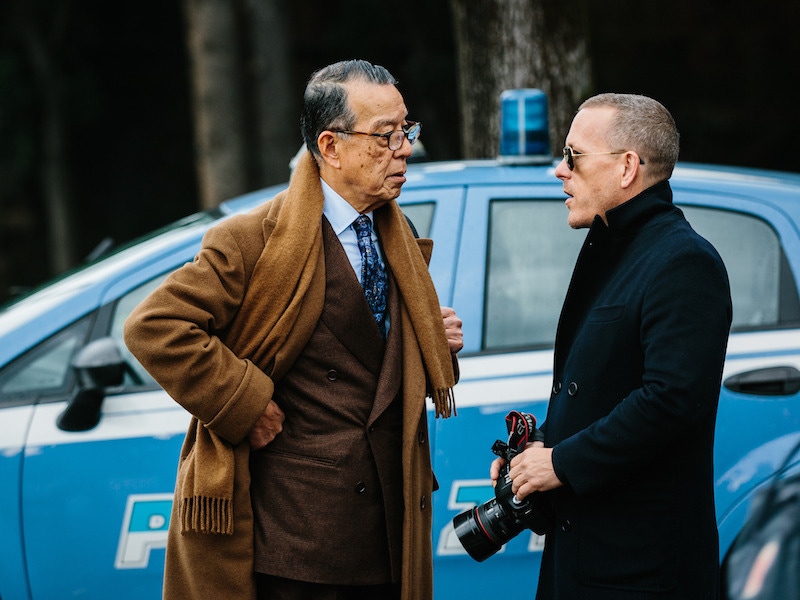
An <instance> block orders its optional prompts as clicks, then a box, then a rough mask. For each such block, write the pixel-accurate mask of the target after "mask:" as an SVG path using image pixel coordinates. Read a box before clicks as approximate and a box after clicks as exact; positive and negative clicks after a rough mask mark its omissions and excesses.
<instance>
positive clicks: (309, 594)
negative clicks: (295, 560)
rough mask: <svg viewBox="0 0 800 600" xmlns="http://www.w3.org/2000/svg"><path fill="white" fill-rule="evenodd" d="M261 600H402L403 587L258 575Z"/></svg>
mask: <svg viewBox="0 0 800 600" xmlns="http://www.w3.org/2000/svg"><path fill="white" fill-rule="evenodd" d="M256 585H257V586H258V600H400V584H398V583H386V584H382V585H328V584H325V583H309V582H306V581H295V580H293V579H284V578H283V577H274V576H272V575H264V574H262V573H256Z"/></svg>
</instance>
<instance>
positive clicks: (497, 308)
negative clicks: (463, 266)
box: [484, 199, 585, 350]
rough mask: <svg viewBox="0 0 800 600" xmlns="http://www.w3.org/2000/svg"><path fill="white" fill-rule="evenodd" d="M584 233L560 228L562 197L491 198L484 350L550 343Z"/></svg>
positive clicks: (562, 226)
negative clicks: (543, 198)
mask: <svg viewBox="0 0 800 600" xmlns="http://www.w3.org/2000/svg"><path fill="white" fill-rule="evenodd" d="M584 237H585V236H584V235H580V234H577V233H576V232H575V231H574V230H572V229H570V228H569V227H567V226H566V223H565V216H564V200H563V199H559V200H555V199H554V200H539V199H537V200H531V199H512V200H493V201H491V203H490V205H489V239H488V245H489V247H488V257H487V269H486V285H485V290H486V302H485V313H484V333H485V335H484V349H486V350H494V349H502V348H511V347H521V346H525V347H537V346H539V347H541V346H545V347H546V346H552V345H553V340H554V339H555V334H556V326H557V325H558V316H559V313H560V312H561V304H562V303H563V301H564V296H565V295H566V292H567V286H568V285H569V279H570V276H571V275H572V268H573V266H574V265H575V260H576V258H577V256H578V252H579V251H580V247H581V244H582V243H583V239H584Z"/></svg>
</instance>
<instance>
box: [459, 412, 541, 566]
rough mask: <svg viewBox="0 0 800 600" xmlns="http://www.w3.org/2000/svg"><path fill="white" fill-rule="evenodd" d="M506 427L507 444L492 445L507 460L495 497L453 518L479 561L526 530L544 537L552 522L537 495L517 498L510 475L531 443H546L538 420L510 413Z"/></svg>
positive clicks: (466, 546) (466, 547) (463, 538)
mask: <svg viewBox="0 0 800 600" xmlns="http://www.w3.org/2000/svg"><path fill="white" fill-rule="evenodd" d="M506 428H507V429H508V442H507V443H506V442H503V441H501V440H497V441H496V442H495V443H494V444H493V445H492V452H494V453H495V454H496V455H497V456H499V457H501V458H503V459H505V461H506V462H505V464H503V465H502V466H501V467H500V472H499V477H498V479H497V485H496V486H495V489H494V493H495V497H494V498H492V499H490V500H488V501H487V502H485V503H484V504H482V505H480V506H477V507H475V508H473V509H471V510H468V511H465V512H463V513H461V514H460V515H456V516H455V517H454V518H453V527H454V529H455V532H456V535H457V536H458V540H459V541H460V542H461V545H462V546H464V549H465V550H466V551H467V553H468V554H469V555H470V556H471V557H472V558H474V559H475V560H477V561H479V562H482V561H484V560H486V559H487V558H489V557H490V556H492V555H493V554H494V553H496V552H497V551H498V550H500V548H502V546H503V544H505V543H506V542H508V541H509V540H510V539H511V538H513V537H515V536H516V535H517V534H519V533H520V532H521V531H522V530H523V529H525V528H528V529H531V530H532V531H534V532H536V533H538V534H544V533H545V532H546V531H547V530H548V529H550V526H551V523H552V518H553V517H552V514H550V512H549V510H548V507H547V506H546V504H545V503H542V502H536V498H535V496H536V494H534V495H532V496H531V497H530V498H523V499H520V498H517V496H515V495H514V492H513V491H512V478H511V477H510V476H509V470H510V463H511V460H512V459H513V458H514V457H515V456H517V455H518V454H520V453H521V452H523V451H524V450H525V448H527V446H528V444H529V443H532V442H534V441H543V440H544V437H543V436H542V432H541V431H540V430H539V429H537V428H536V419H535V417H534V416H533V415H531V414H528V413H523V412H519V411H511V412H510V413H508V415H507V416H506Z"/></svg>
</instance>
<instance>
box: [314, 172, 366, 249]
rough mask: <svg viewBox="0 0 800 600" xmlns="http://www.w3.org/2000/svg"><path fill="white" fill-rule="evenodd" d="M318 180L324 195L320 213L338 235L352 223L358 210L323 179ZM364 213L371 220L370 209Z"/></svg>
mask: <svg viewBox="0 0 800 600" xmlns="http://www.w3.org/2000/svg"><path fill="white" fill-rule="evenodd" d="M320 182H321V183H322V194H323V196H324V197H325V204H324V205H323V207H322V214H324V215H325V218H326V219H328V222H329V223H330V224H331V227H333V231H334V233H336V235H340V234H341V233H342V232H343V231H344V230H345V229H347V228H348V227H350V225H352V224H353V221H355V220H356V218H357V217H358V215H359V212H358V211H357V210H356V209H355V208H353V205H352V204H350V203H349V202H348V201H347V200H345V199H344V198H342V197H341V196H340V195H339V194H337V193H336V192H335V191H334V190H333V188H332V187H331V186H329V185H328V184H327V183H325V180H324V179H320ZM364 214H365V215H367V216H368V217H369V218H370V220H372V211H370V212H368V213H364Z"/></svg>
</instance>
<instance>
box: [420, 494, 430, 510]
mask: <svg viewBox="0 0 800 600" xmlns="http://www.w3.org/2000/svg"><path fill="white" fill-rule="evenodd" d="M426 506H428V499H427V498H426V497H425V496H422V497H421V498H420V499H419V509H420V510H425V507H426Z"/></svg>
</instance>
